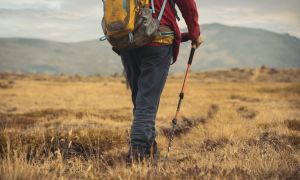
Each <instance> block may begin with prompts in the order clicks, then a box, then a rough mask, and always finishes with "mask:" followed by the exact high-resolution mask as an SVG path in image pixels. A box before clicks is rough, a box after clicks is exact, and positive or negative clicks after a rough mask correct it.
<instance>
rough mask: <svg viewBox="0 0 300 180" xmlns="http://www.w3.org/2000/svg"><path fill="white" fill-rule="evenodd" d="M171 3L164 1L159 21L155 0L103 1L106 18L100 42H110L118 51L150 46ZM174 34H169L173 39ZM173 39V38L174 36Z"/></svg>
mask: <svg viewBox="0 0 300 180" xmlns="http://www.w3.org/2000/svg"><path fill="white" fill-rule="evenodd" d="M167 1H168V0H164V1H163V4H162V7H161V10H160V13H159V15H158V18H157V19H154V18H153V17H152V13H155V9H154V0H151V8H150V5H149V4H150V3H149V0H103V9H104V16H103V19H102V29H103V32H104V35H105V36H103V37H102V38H100V40H101V41H104V40H108V41H109V43H110V44H111V45H112V46H113V48H115V49H117V50H123V49H132V48H136V47H140V46H143V45H145V44H147V43H150V42H152V41H153V40H154V38H155V37H156V36H157V35H158V34H159V32H158V29H159V24H160V20H161V18H162V16H163V13H164V10H165V6H166V3H167ZM172 33H173V32H166V33H165V35H171V34H172ZM172 35H173V34H172Z"/></svg>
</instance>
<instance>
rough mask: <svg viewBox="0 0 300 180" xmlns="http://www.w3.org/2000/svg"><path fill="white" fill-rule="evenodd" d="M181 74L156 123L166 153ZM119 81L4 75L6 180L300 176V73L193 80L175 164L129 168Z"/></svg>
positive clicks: (222, 74)
mask: <svg viewBox="0 0 300 180" xmlns="http://www.w3.org/2000/svg"><path fill="white" fill-rule="evenodd" d="M181 83H182V75H172V76H169V79H168V81H167V84H166V88H165V90H164V92H163V95H162V99H161V104H160V109H159V112H158V116H157V130H158V133H159V135H158V138H157V140H158V143H159V147H160V149H161V155H162V156H164V155H165V153H166V149H167V134H168V129H169V128H170V127H171V119H172V117H173V115H174V113H175V109H176V106H177V102H178V93H179V90H180V86H181ZM131 109H132V105H131V100H130V91H129V90H128V89H126V84H125V81H124V79H123V78H122V77H121V76H114V77H97V76H93V77H92V76H91V77H81V76H72V77H70V76H66V75H61V76H49V75H42V74H36V75H17V74H1V75H0V179H176V178H177V179H300V70H299V69H288V70H277V69H269V68H266V67H262V68H260V69H232V70H228V71H211V72H203V73H192V74H191V76H190V79H189V81H188V88H187V92H186V96H185V100H184V102H183V107H182V113H181V117H182V118H181V119H180V123H179V126H178V128H177V129H176V137H175V141H174V144H173V148H172V150H171V153H170V154H169V158H168V161H166V163H164V159H163V158H161V160H160V161H159V162H158V164H157V165H155V166H154V165H151V164H149V163H144V164H142V165H139V166H137V165H133V166H128V165H126V163H125V162H124V158H125V155H126V153H127V148H128V147H127V146H128V145H127V139H128V132H129V128H130V123H131V118H132V113H131Z"/></svg>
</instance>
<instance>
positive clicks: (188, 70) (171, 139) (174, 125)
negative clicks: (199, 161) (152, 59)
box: [165, 45, 196, 162]
mask: <svg viewBox="0 0 300 180" xmlns="http://www.w3.org/2000/svg"><path fill="white" fill-rule="evenodd" d="M195 51H196V45H192V48H191V52H190V57H189V61H188V65H187V69H186V72H185V76H184V81H183V84H182V88H181V92H180V94H179V102H178V105H177V110H176V113H175V117H174V118H173V120H172V129H171V131H170V133H169V144H168V151H167V154H166V157H165V162H166V160H167V158H168V155H169V152H170V150H171V146H172V142H173V139H174V134H175V129H176V125H177V119H178V116H179V112H180V108H181V104H182V101H183V98H184V90H185V87H186V82H187V79H188V74H189V72H190V69H191V66H192V62H193V58H194V54H195Z"/></svg>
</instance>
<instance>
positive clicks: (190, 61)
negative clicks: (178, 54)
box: [188, 47, 196, 65]
mask: <svg viewBox="0 0 300 180" xmlns="http://www.w3.org/2000/svg"><path fill="white" fill-rule="evenodd" d="M195 51H196V48H195V47H192V48H191V52H190V57H189V62H188V64H189V65H192V63H193V59H194V54H195Z"/></svg>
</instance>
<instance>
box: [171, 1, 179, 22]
mask: <svg viewBox="0 0 300 180" xmlns="http://www.w3.org/2000/svg"><path fill="white" fill-rule="evenodd" d="M170 4H171V8H172V9H173V12H174V14H175V17H176V19H177V20H178V21H180V18H179V16H178V13H177V10H176V7H175V6H176V0H170Z"/></svg>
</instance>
